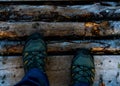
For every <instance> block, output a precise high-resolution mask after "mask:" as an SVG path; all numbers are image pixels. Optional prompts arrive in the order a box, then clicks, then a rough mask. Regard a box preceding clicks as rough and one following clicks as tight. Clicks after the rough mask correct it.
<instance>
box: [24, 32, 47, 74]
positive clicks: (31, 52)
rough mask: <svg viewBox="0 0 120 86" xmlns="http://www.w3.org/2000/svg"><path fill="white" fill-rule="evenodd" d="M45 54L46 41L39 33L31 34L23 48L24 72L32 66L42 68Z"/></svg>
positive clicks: (42, 69)
mask: <svg viewBox="0 0 120 86" xmlns="http://www.w3.org/2000/svg"><path fill="white" fill-rule="evenodd" d="M46 56H47V53H46V43H45V42H44V41H43V38H42V36H41V35H40V34H39V33H34V34H32V35H31V36H30V37H29V38H28V39H27V41H26V43H25V46H24V49H23V66H24V70H25V73H26V72H28V71H29V70H30V69H32V68H38V69H40V70H41V71H42V72H45V70H44V65H45V62H44V58H45V57H46Z"/></svg>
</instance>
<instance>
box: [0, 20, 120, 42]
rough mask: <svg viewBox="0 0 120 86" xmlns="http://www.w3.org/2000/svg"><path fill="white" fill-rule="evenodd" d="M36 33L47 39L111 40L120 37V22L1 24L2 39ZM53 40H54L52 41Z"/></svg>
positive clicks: (11, 38) (13, 38) (0, 36)
mask: <svg viewBox="0 0 120 86" xmlns="http://www.w3.org/2000/svg"><path fill="white" fill-rule="evenodd" d="M34 32H39V33H41V34H42V35H43V36H44V37H45V38H46V39H49V40H53V39H55V38H56V39H55V40H59V38H63V39H65V38H66V39H67V38H68V39H74V40H75V39H83V38H86V37H88V38H90V37H91V38H97V39H98V38H99V39H105V38H106V37H107V39H111V38H109V36H113V37H119V36H120V22H119V21H101V22H52V23H50V22H15V23H12V22H1V23H0V39H8V40H19V39H22V38H23V39H24V38H25V37H28V36H29V35H30V34H32V33H34ZM51 38H52V39H51Z"/></svg>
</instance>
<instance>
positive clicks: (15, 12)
mask: <svg viewBox="0 0 120 86" xmlns="http://www.w3.org/2000/svg"><path fill="white" fill-rule="evenodd" d="M119 9H120V7H119V6H118V7H113V6H102V5H100V4H99V3H97V4H93V5H73V6H65V7H64V6H50V5H40V6H32V5H17V6H16V5H7V6H5V5H3V6H1V7H0V20H1V21H23V20H24V21H52V22H53V21H54V22H56V21H64V22H65V21H72V22H73V21H93V20H101V19H102V20H120V10H119Z"/></svg>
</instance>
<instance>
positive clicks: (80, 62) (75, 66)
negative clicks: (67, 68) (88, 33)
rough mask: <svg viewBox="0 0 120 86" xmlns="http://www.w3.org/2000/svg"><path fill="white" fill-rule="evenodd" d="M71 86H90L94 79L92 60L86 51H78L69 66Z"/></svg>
mask: <svg viewBox="0 0 120 86" xmlns="http://www.w3.org/2000/svg"><path fill="white" fill-rule="evenodd" d="M71 67H72V68H71V73H72V85H73V86H92V85H93V82H94V77H95V65H94V58H93V56H92V55H91V53H90V51H89V50H88V49H78V50H77V52H76V54H75V56H74V58H73V60H72V65H71Z"/></svg>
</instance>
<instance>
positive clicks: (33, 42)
mask: <svg viewBox="0 0 120 86" xmlns="http://www.w3.org/2000/svg"><path fill="white" fill-rule="evenodd" d="M46 50H47V47H46V43H45V42H44V40H43V38H42V36H41V35H40V34H38V33H34V34H32V35H31V36H30V37H29V38H28V40H27V41H26V44H25V46H24V49H23V65H24V69H25V73H27V72H28V71H29V70H30V69H32V68H38V69H40V70H41V71H42V72H45V69H44V66H45V62H44V59H45V57H46V56H47V53H46ZM94 76H95V66H94V59H93V56H92V55H91V54H90V51H89V50H87V49H78V50H77V52H76V54H75V56H74V58H73V60H72V64H71V78H72V84H77V83H81V82H84V83H88V84H89V85H90V86H91V85H92V84H93V81H94Z"/></svg>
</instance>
